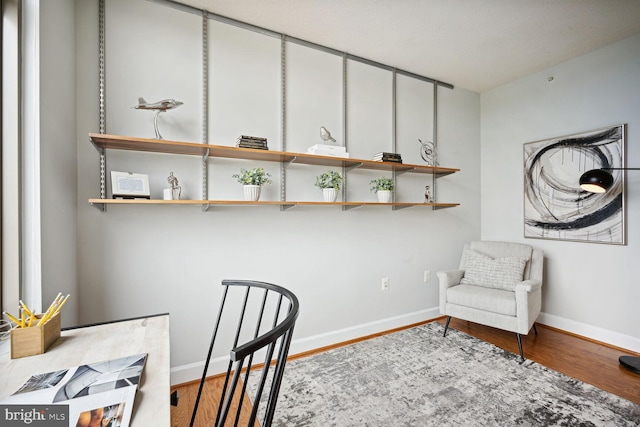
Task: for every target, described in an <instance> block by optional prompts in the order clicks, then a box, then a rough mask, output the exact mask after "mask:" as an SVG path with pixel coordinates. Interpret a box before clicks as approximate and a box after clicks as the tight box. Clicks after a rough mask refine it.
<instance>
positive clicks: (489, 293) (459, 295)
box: [447, 285, 516, 316]
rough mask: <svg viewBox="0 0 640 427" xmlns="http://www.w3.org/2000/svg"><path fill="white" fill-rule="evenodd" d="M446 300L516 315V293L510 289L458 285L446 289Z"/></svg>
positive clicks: (470, 306)
mask: <svg viewBox="0 0 640 427" xmlns="http://www.w3.org/2000/svg"><path fill="white" fill-rule="evenodd" d="M447 302H449V303H451V304H458V305H461V306H464V307H469V308H476V309H478V310H483V311H489V312H491V313H498V314H504V315H506V316H515V315H516V294H515V292H511V291H503V290H500V289H492V288H485V287H483V286H475V285H458V286H454V287H452V288H449V289H447Z"/></svg>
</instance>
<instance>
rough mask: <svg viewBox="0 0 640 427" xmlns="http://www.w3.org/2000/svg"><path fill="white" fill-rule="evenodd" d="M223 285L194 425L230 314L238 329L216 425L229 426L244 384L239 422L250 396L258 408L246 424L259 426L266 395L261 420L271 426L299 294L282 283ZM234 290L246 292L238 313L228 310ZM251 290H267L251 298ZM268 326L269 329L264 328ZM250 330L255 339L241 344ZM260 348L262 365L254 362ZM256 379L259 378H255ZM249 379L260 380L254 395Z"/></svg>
mask: <svg viewBox="0 0 640 427" xmlns="http://www.w3.org/2000/svg"><path fill="white" fill-rule="evenodd" d="M222 286H223V287H224V290H223V295H222V301H221V303H220V308H219V311H218V316H217V318H216V324H215V327H214V330H213V336H212V338H211V344H210V345H209V352H208V354H207V359H206V361H205V366H204V370H203V372H202V379H201V380H200V386H199V388H198V395H197V397H196V401H195V405H194V407H193V413H192V415H191V423H190V426H191V427H193V425H194V422H195V419H196V414H197V412H198V404H199V402H200V397H201V395H202V389H203V386H204V383H205V380H206V376H207V371H208V369H209V363H210V361H211V357H212V354H213V352H214V345H215V344H216V339H217V338H219V332H220V330H221V324H222V322H223V319H226V318H227V316H229V315H231V316H232V317H234V318H235V317H237V327H236V330H235V335H234V337H233V344H232V348H231V350H230V352H229V363H228V365H227V371H226V375H225V380H224V386H223V388H222V393H221V396H220V400H219V403H218V411H217V415H216V422H215V425H216V426H224V425H225V422H226V421H227V419H228V418H229V412H230V410H231V402H232V400H233V398H234V396H235V395H236V390H237V388H238V385H239V384H241V387H242V392H241V394H240V399H239V401H238V408H237V410H236V414H235V420H234V425H238V423H239V420H240V413H241V410H242V405H243V403H244V401H245V399H244V397H245V396H248V397H249V399H250V400H251V401H252V402H253V407H252V409H251V416H250V418H249V421H248V423H247V425H249V426H254V425H255V422H256V420H257V418H258V411H259V410H260V405H261V403H262V402H261V400H264V399H262V397H263V395H264V396H265V397H266V404H265V408H264V414H263V416H262V417H261V419H260V421H261V422H262V426H263V427H268V426H270V425H271V422H272V420H273V415H274V413H275V408H276V401H277V399H278V392H279V391H280V382H281V381H282V376H283V374H284V367H285V364H286V361H287V355H288V353H289V346H290V344H291V337H292V335H293V327H294V325H295V323H296V319H297V318H298V312H299V303H298V298H297V297H296V296H295V295H294V294H293V293H292V292H290V291H289V290H287V289H285V288H283V287H281V286H277V285H273V284H270V283H264V282H255V281H249V280H223V281H222ZM230 288H233V289H236V290H239V291H241V292H242V289H241V288H244V291H243V292H242V293H243V294H244V297H243V299H242V302H241V306H242V308H241V310H239V312H238V311H237V310H235V308H236V307H237V305H236V304H231V306H233V308H228V309H227V310H225V303H227V302H228V294H229V289H230ZM252 291H253V292H254V294H255V292H262V294H261V296H259V297H258V299H255V298H250V297H251V296H252ZM285 300H286V301H285ZM254 303H255V304H254ZM254 307H255V308H257V313H253V312H249V311H250V310H253V308H254ZM231 310H233V312H230V311H231ZM281 318H282V319H281ZM269 322H270V324H269ZM266 328H269V329H268V330H267V331H266V332H264V330H265V329H266ZM247 334H249V335H248V336H249V337H250V338H251V339H250V340H247V341H246V342H244V343H241V341H245V340H246V338H244V337H245V336H247ZM256 352H260V354H262V352H264V353H265V356H264V360H263V361H262V367H261V368H260V364H256V365H255V366H254V365H253V362H254V360H253V359H254V355H255V354H256ZM274 364H275V366H274V368H273V370H272V372H270V370H271V367H272V366H273V365H274ZM243 374H244V375H243ZM241 375H243V377H242V381H240V377H241ZM254 378H258V379H257V380H254ZM249 381H254V384H255V381H257V384H256V387H255V392H253V393H251V394H252V395H251V396H249V394H248V391H247V385H248V384H249ZM229 419H230V418H229Z"/></svg>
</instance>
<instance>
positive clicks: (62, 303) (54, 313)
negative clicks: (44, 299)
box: [52, 294, 71, 317]
mask: <svg viewBox="0 0 640 427" xmlns="http://www.w3.org/2000/svg"><path fill="white" fill-rule="evenodd" d="M70 296H71V294H67V296H66V297H64V299H63V300H62V302H61V303H60V305H58V307H57V308H56V309H55V311H54V312H53V314H52V317H53V316H55V315H56V314H58V313H60V309H61V308H62V306H63V305H65V303H66V302H67V300H68V299H69V297H70Z"/></svg>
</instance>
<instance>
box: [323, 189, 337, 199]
mask: <svg viewBox="0 0 640 427" xmlns="http://www.w3.org/2000/svg"><path fill="white" fill-rule="evenodd" d="M322 197H323V198H324V201H325V202H335V201H336V199H337V198H338V190H336V189H335V188H323V189H322Z"/></svg>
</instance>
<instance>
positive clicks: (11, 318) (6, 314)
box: [3, 311, 20, 325]
mask: <svg viewBox="0 0 640 427" xmlns="http://www.w3.org/2000/svg"><path fill="white" fill-rule="evenodd" d="M3 314H4V315H5V316H7V317H8V318H9V320H11V321H12V322H13V323H15V324H16V325H20V321H19V320H18V319H16V318H15V317H13V316H12V315H10V314H9V313H7V312H6V311H4V312H3Z"/></svg>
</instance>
